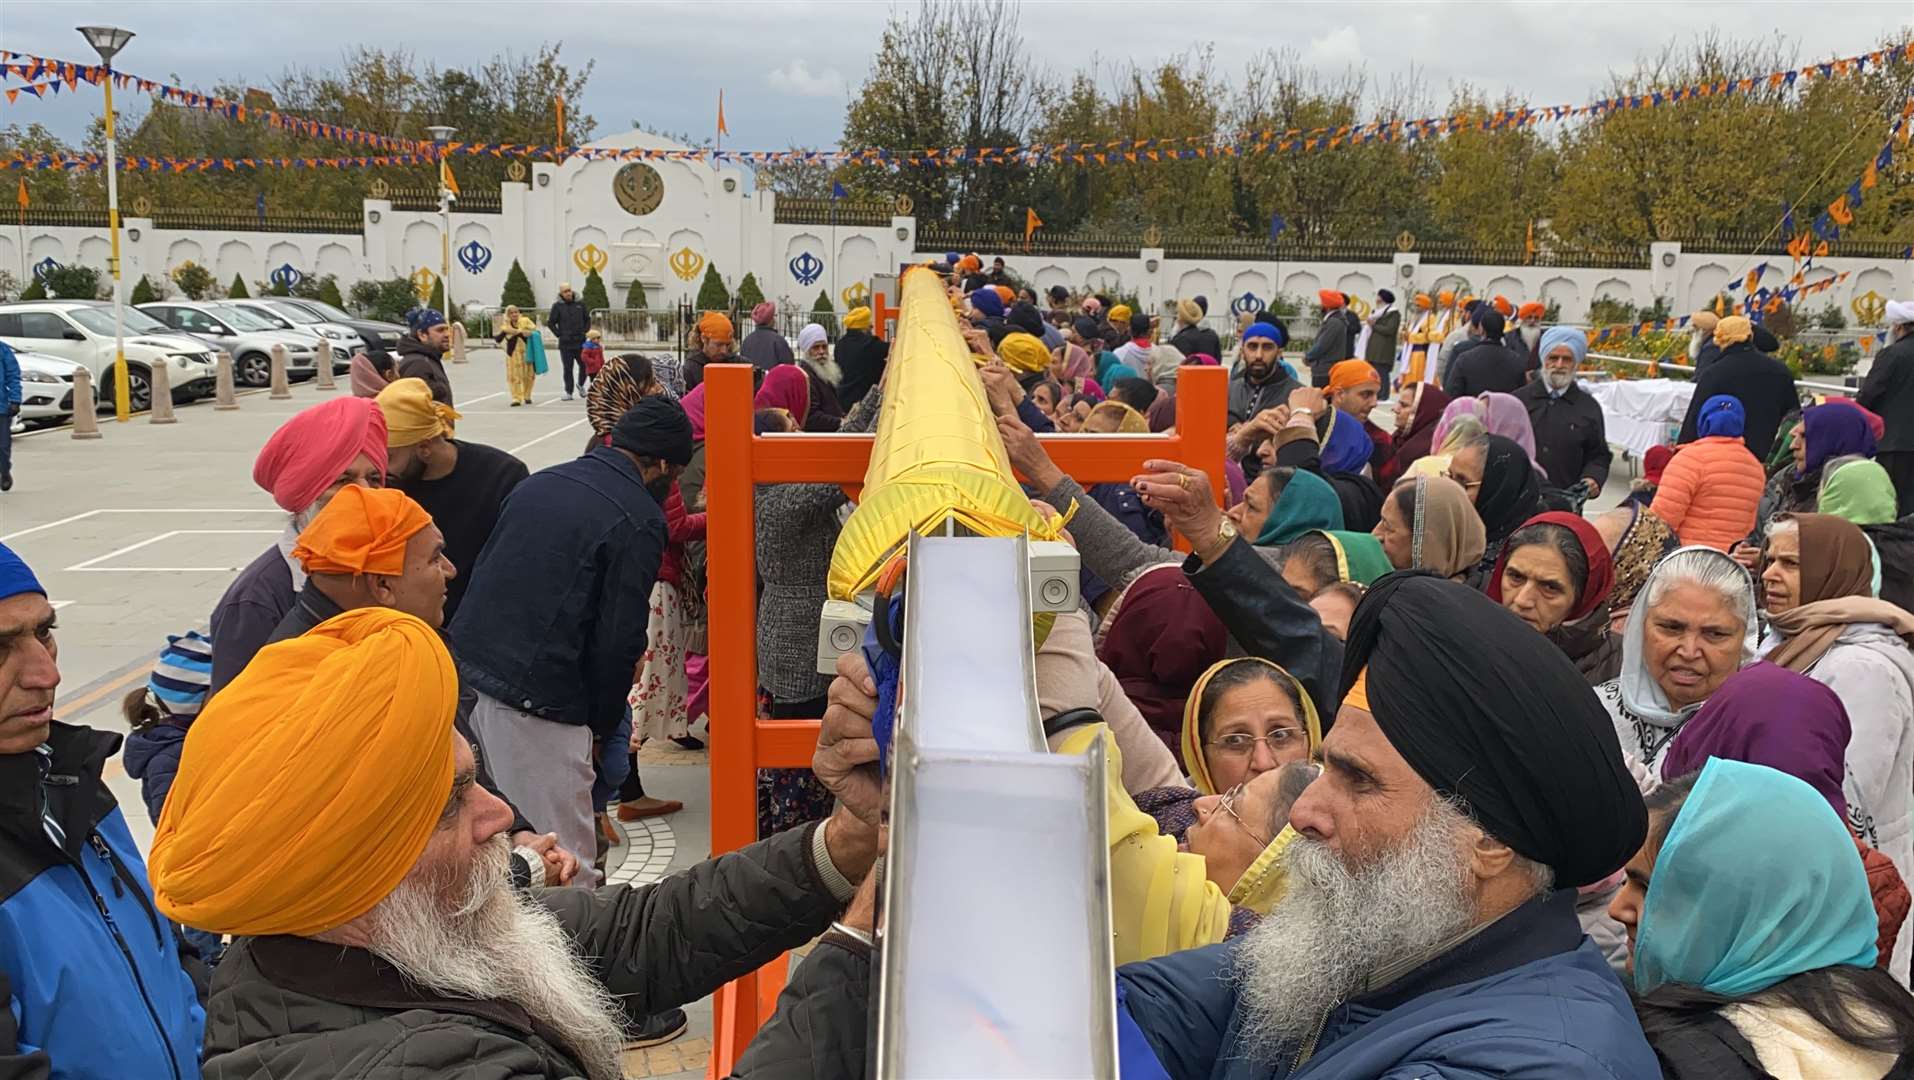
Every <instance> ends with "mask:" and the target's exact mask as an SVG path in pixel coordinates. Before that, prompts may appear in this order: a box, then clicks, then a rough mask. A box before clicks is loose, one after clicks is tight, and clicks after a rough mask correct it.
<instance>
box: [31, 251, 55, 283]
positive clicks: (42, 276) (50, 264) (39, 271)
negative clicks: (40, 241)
mask: <svg viewBox="0 0 1914 1080" xmlns="http://www.w3.org/2000/svg"><path fill="white" fill-rule="evenodd" d="M59 268H60V264H59V263H57V262H54V261H53V256H51V255H48V256H47V257H46V258H44V259H41V260H40V261H39V262H37V263H34V264H33V280H35V281H45V280H46V279H47V275H48V274H51V273H53V272H54V271H55V270H58V269H59Z"/></svg>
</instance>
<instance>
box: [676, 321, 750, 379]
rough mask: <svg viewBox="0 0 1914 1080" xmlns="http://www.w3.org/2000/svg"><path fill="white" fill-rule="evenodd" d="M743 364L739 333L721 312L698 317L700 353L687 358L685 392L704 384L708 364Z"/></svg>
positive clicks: (685, 364)
mask: <svg viewBox="0 0 1914 1080" xmlns="http://www.w3.org/2000/svg"><path fill="white" fill-rule="evenodd" d="M737 363H742V361H740V360H739V359H738V356H737V331H736V330H734V329H732V326H731V320H730V319H729V318H727V317H726V316H725V314H724V313H723V312H720V311H707V312H705V313H704V314H703V315H700V316H699V317H698V351H697V352H695V353H692V354H691V355H690V356H687V357H685V363H684V369H685V370H684V374H685V390H686V391H690V390H691V389H692V388H694V387H697V386H700V385H702V384H703V383H704V366H705V365H706V364H737Z"/></svg>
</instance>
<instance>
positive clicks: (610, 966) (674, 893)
mask: <svg viewBox="0 0 1914 1080" xmlns="http://www.w3.org/2000/svg"><path fill="white" fill-rule="evenodd" d="M625 674H626V678H627V679H629V678H630V674H631V673H630V672H629V671H627V672H626V673H625ZM816 828H818V826H815V825H813V826H807V827H804V828H799V829H791V830H789V831H786V832H782V833H779V834H777V835H776V836H773V837H771V838H769V839H767V840H760V841H758V842H757V843H755V844H752V845H750V846H748V847H745V848H742V849H740V850H738V851H734V852H730V853H728V854H725V855H720V856H718V857H717V858H714V859H710V860H707V861H705V862H702V863H699V864H698V865H696V866H694V867H692V868H691V869H689V870H687V871H685V872H684V873H682V874H674V875H672V876H670V877H668V878H665V879H664V880H663V881H660V882H658V883H657V884H655V885H645V886H637V887H634V886H630V885H608V886H606V887H604V888H601V889H598V890H597V891H596V892H591V891H587V890H584V889H548V890H544V891H542V892H539V893H536V894H535V895H536V896H537V899H538V902H539V903H542V904H544V905H545V906H546V907H547V908H549V909H550V910H551V911H552V913H553V914H554V915H556V916H557V917H558V921H559V922H560V923H562V924H563V925H564V927H565V929H566V931H567V932H568V933H569V934H570V935H571V937H572V938H573V940H574V941H576V942H577V948H578V951H579V953H580V955H582V956H584V957H585V958H586V959H587V961H588V962H589V963H590V964H591V967H592V971H593V974H595V975H596V976H597V977H598V979H599V980H600V981H601V982H603V983H604V984H605V987H606V988H607V989H609V990H610V991H611V992H612V993H613V994H616V995H618V996H619V997H621V998H623V999H625V1002H626V1012H627V1014H629V1015H644V1014H647V1013H654V1012H660V1011H663V1010H665V1009H668V1008H672V1007H674V1006H677V1005H683V1004H686V1003H689V1002H692V1001H696V1000H698V999H699V998H701V997H703V996H705V995H706V994H709V993H712V992H713V991H715V990H716V989H717V988H718V987H719V986H721V985H723V984H724V983H726V982H728V981H730V980H731V979H735V978H737V977H738V976H740V975H743V974H745V973H747V972H749V971H752V970H754V969H756V968H757V967H759V966H760V965H763V964H766V963H768V962H770V961H771V960H772V959H773V958H774V957H776V956H777V955H778V954H779V953H780V952H783V951H785V950H787V949H793V948H796V947H797V946H799V945H802V944H804V943H805V942H806V941H809V940H811V939H812V938H814V937H816V936H818V935H819V934H821V933H823V932H824V931H825V929H826V928H828V927H829V926H830V923H831V920H832V919H833V918H834V917H836V915H837V913H838V912H839V911H840V910H841V909H842V902H841V901H839V900H838V899H837V898H836V897H834V896H833V895H832V894H831V892H830V890H829V889H828V888H826V886H825V885H824V881H823V879H822V878H821V877H819V876H818V870H817V867H816V866H815V865H814V863H813V862H812V858H811V840H812V833H813V832H814V831H815V829H816ZM809 966H810V964H809V963H808V962H807V963H806V964H805V965H804V966H803V967H800V968H799V969H798V970H799V972H800V974H801V973H802V972H803V971H804V970H805V969H806V968H808V967H809ZM209 1004H210V1008H209V1010H208V1011H209V1013H210V1014H211V1019H210V1020H209V1022H208V1024H207V1030H206V1063H205V1069H204V1075H205V1077H206V1078H207V1080H255V1078H261V1077H268V1076H270V1077H273V1078H274V1080H333V1078H336V1077H341V1076H348V1075H350V1076H353V1077H359V1078H362V1080H438V1078H441V1077H452V1076H493V1077H513V1078H516V1080H529V1078H532V1077H552V1078H557V1077H565V1078H575V1077H578V1076H581V1075H582V1074H583V1071H582V1069H581V1067H580V1065H579V1063H578V1062H577V1061H576V1060H575V1059H574V1058H573V1057H572V1052H571V1050H570V1048H568V1047H567V1046H566V1045H565V1041H564V1039H563V1038H562V1037H561V1036H560V1035H559V1034H558V1033H557V1032H556V1031H553V1030H552V1029H550V1028H548V1027H546V1026H545V1025H543V1024H541V1023H539V1022H537V1021H535V1020H533V1019H532V1018H531V1016H530V1015H529V1014H528V1013H526V1011H525V1010H524V1009H523V1008H521V1007H519V1006H518V1005H516V1004H514V1003H512V1002H508V1001H499V1000H473V999H470V998H455V997H451V996H448V995H444V994H439V993H435V992H433V991H430V990H426V989H423V988H421V987H419V986H416V985H414V984H412V983H410V982H409V981H407V980H406V979H404V978H403V977H402V976H400V975H399V973H398V972H397V971H396V970H395V969H393V967H392V966H391V965H390V964H387V963H385V962H384V961H382V960H380V959H379V958H378V957H376V956H374V955H373V954H371V953H370V952H367V951H365V950H363V949H353V948H345V947H341V946H337V945H327V944H324V943H321V942H317V941H311V940H308V939H304V938H294V937H260V938H242V939H240V940H239V941H238V942H236V943H234V945H233V947H232V949H231V950H230V951H228V952H227V954H226V957H225V959H224V960H223V961H222V962H221V963H220V965H219V971H218V973H217V974H216V976H215V977H214V980H213V995H212V1000H211V1002H210V1003H209ZM859 1020H860V1022H861V1020H862V1014H861V1013H860V1014H859ZM818 1075H820V1076H834V1075H844V1074H843V1073H841V1072H838V1071H836V1070H826V1071H824V1072H820V1073H818Z"/></svg>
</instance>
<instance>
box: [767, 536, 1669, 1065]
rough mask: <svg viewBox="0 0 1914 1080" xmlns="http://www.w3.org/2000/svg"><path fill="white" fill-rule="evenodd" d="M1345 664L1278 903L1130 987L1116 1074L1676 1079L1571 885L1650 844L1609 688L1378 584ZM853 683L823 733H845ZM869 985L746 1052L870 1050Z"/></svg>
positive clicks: (776, 1026)
mask: <svg viewBox="0 0 1914 1080" xmlns="http://www.w3.org/2000/svg"><path fill="white" fill-rule="evenodd" d="M1246 636H1248V635H1246ZM1347 650H1348V651H1347V653H1346V654H1345V658H1344V663H1343V682H1344V683H1345V684H1346V685H1347V686H1348V693H1347V695H1346V697H1345V698H1344V701H1343V705H1342V707H1341V709H1340V710H1339V711H1338V713H1337V715H1336V719H1335V725H1334V727H1333V728H1331V729H1330V731H1329V734H1328V735H1327V737H1326V738H1325V739H1324V742H1323V745H1322V748H1321V762H1322V766H1323V772H1322V775H1321V776H1320V777H1319V778H1318V779H1316V780H1315V781H1314V782H1313V783H1311V784H1310V785H1309V786H1308V787H1307V788H1305V789H1304V791H1303V793H1302V795H1301V797H1300V798H1298V799H1297V801H1296V803H1295V805H1294V806H1293V807H1292V808H1291V809H1290V811H1289V814H1288V819H1287V823H1288V824H1289V825H1290V826H1292V827H1293V828H1294V829H1295V830H1296V831H1297V832H1298V833H1299V834H1300V836H1299V837H1298V839H1296V840H1295V841H1293V842H1291V844H1290V845H1289V848H1288V849H1287V853H1286V856H1285V861H1286V870H1287V874H1288V880H1287V889H1286V891H1285V893H1284V896H1283V898H1282V899H1281V900H1280V901H1278V902H1277V904H1276V906H1275V907H1274V908H1273V909H1271V911H1270V913H1269V914H1268V915H1267V916H1266V917H1265V918H1264V920H1263V922H1262V923H1261V924H1260V925H1259V926H1258V927H1257V928H1256V929H1255V930H1253V931H1251V932H1250V933H1249V934H1248V935H1246V936H1244V937H1242V938H1239V939H1237V940H1236V941H1233V942H1225V943H1223V944H1221V945H1214V946H1210V947H1208V948H1204V949H1194V950H1190V951H1187V952H1181V953H1174V954H1172V955H1169V956H1165V957H1161V958H1158V959H1156V960H1151V961H1147V962H1144V963H1140V964H1131V965H1128V966H1126V967H1123V968H1121V969H1119V970H1118V972H1117V1000H1118V1026H1119V1028H1120V1030H1121V1031H1122V1034H1121V1035H1120V1036H1119V1039H1118V1044H1119V1047H1120V1050H1119V1054H1120V1056H1121V1058H1122V1060H1121V1062H1120V1065H1121V1071H1122V1075H1123V1076H1125V1077H1128V1078H1132V1080H1134V1078H1136V1077H1163V1076H1169V1077H1176V1078H1179V1080H1180V1078H1207V1080H1266V1078H1290V1077H1310V1078H1328V1077H1337V1078H1342V1077H1385V1078H1389V1080H1410V1078H1415V1080H1423V1078H1432V1077H1452V1078H1461V1077H1489V1076H1496V1077H1535V1078H1542V1077H1548V1078H1570V1080H1574V1078H1588V1080H1617V1078H1624V1077H1626V1078H1635V1077H1656V1076H1659V1075H1661V1073H1660V1068H1659V1066H1658V1065H1657V1063H1656V1059H1655V1054H1654V1051H1653V1050H1651V1049H1650V1048H1649V1046H1648V1043H1647V1040H1646V1039H1645V1038H1644V1037H1643V1036H1642V1031H1641V1027H1640V1025H1639V1024H1638V1023H1637V1022H1636V1019H1635V1012H1634V1009H1633V1007H1632V1006H1631V1005H1630V1002H1629V998H1628V994H1627V992H1626V991H1625V990H1624V989H1623V988H1622V985H1621V983H1620V982H1619V981H1618V980H1617V979H1616V977H1615V974H1614V972H1613V971H1611V970H1610V968H1609V966H1608V964H1607V962H1606V961H1605V960H1604V959H1603V957H1602V954H1601V951H1600V950H1599V949H1598V948H1596V946H1595V945H1593V944H1592V943H1590V942H1589V941H1587V939H1586V938H1584V937H1583V936H1582V930H1581V926H1580V924H1579V923H1578V922H1577V921H1576V917H1575V892H1574V887H1575V886H1579V885H1583V884H1588V883H1591V882H1595V881H1600V880H1602V879H1603V878H1606V877H1607V876H1609V875H1610V874H1612V873H1614V872H1615V871H1616V870H1617V869H1618V868H1620V867H1621V866H1622V865H1623V864H1624V863H1625V862H1626V861H1627V860H1628V859H1629V858H1630V856H1632V855H1633V853H1634V852H1635V851H1636V850H1637V849H1638V848H1639V847H1640V845H1641V843H1642V840H1643V838H1644V837H1645V836H1646V834H1647V830H1648V819H1647V813H1646V811H1645V810H1644V809H1643V806H1642V800H1641V795H1640V794H1639V792H1638V790H1637V788H1636V786H1635V782H1634V781H1633V780H1632V779H1631V778H1630V776H1629V774H1628V770H1627V768H1626V766H1624V765H1623V763H1622V755H1621V747H1620V746H1619V745H1618V744H1617V742H1616V739H1615V731H1614V726H1613V725H1612V724H1611V723H1609V721H1608V717H1607V714H1606V713H1605V712H1603V710H1602V707H1601V704H1600V703H1599V702H1598V701H1597V700H1596V698H1595V694H1594V691H1593V690H1591V689H1590V688H1589V687H1588V685H1587V684H1586V683H1585V682H1583V681H1582V679H1581V676H1580V675H1579V674H1578V673H1577V672H1576V670H1575V666H1574V665H1573V664H1572V663H1570V662H1569V660H1568V659H1567V657H1565V656H1564V655H1563V654H1562V653H1561V651H1560V650H1559V649H1557V648H1556V647H1555V646H1554V645H1553V644H1551V643H1550V642H1549V640H1548V639H1547V638H1545V637H1543V636H1542V635H1540V634H1537V633H1536V632H1535V631H1534V630H1532V629H1530V628H1529V626H1528V624H1527V623H1524V622H1522V621H1521V620H1520V619H1517V618H1516V617H1515V616H1514V615H1511V614H1510V613H1508V612H1506V611H1504V610H1502V608H1501V607H1500V605H1497V604H1495V603H1494V602H1492V601H1490V600H1489V599H1488V598H1487V597H1484V596H1483V595H1482V594H1481V593H1479V592H1477V591H1475V590H1473V589H1470V588H1468V587H1467V586H1464V585H1461V584H1458V583H1455V582H1451V581H1445V580H1442V579H1439V578H1437V577H1435V576H1433V575H1430V574H1428V573H1424V572H1418V571H1409V572H1403V573H1396V574H1391V575H1389V576H1387V577H1385V578H1382V579H1381V580H1379V581H1378V582H1377V583H1376V584H1375V586H1374V587H1373V588H1372V589H1371V590H1370V592H1369V593H1368V595H1367V596H1365V597H1364V599H1363V601H1362V604H1361V606H1359V607H1358V608H1357V609H1356V613H1355V616H1354V617H1353V619H1352V620H1351V624H1350V628H1349V639H1348V645H1347ZM841 670H842V669H840V671H841ZM846 682H847V680H846V679H845V678H843V677H840V679H839V680H838V682H837V683H836V684H834V685H833V687H832V692H831V701H832V708H831V709H830V710H829V711H827V712H826V714H825V718H824V723H825V726H826V727H827V728H828V729H831V730H833V731H837V732H839V733H840V734H842V733H844V732H846V731H847V730H849V724H848V710H847V709H846V708H845V706H851V707H853V708H854V705H853V704H852V703H853V702H854V701H855V699H856V698H857V697H858V695H856V694H854V693H849V692H847V691H846ZM1282 824H1283V822H1278V821H1270V822H1267V823H1262V822H1258V823H1256V825H1257V827H1258V828H1268V829H1271V830H1274V829H1277V828H1279V827H1280V826H1281V825H1282ZM853 910H854V911H855V910H856V909H855V907H854V909H853ZM1005 917H1014V914H1013V913H1006V915H1005ZM846 922H847V923H852V924H853V925H857V922H856V916H855V915H847V916H846ZM820 952H825V950H820ZM869 966H870V961H869V957H868V955H865V956H864V957H863V958H862V959H855V958H854V959H850V960H847V959H846V957H845V954H843V953H841V952H840V951H837V950H832V951H830V952H829V954H828V955H826V956H825V957H824V958H823V959H822V962H820V960H819V958H818V957H815V956H814V957H813V960H812V961H810V962H807V963H806V964H805V965H804V966H803V967H802V968H800V969H799V970H798V972H797V974H796V976H795V977H794V978H793V980H792V983H791V986H790V987H789V988H788V989H787V990H786V992H785V996H784V997H783V998H782V999H780V1001H779V1006H778V1014H777V1016H776V1017H774V1018H773V1019H772V1021H771V1022H770V1023H769V1024H768V1025H766V1027H765V1029H764V1032H763V1033H762V1034H761V1035H760V1041H759V1043H758V1044H755V1045H754V1046H753V1047H752V1053H760V1052H763V1053H764V1054H765V1056H766V1057H771V1056H772V1055H771V1054H770V1053H769V1050H770V1049H771V1046H770V1045H769V1044H770V1043H771V1042H772V1041H773V1040H776V1042H777V1044H778V1045H777V1049H778V1050H779V1056H781V1057H782V1059H784V1060H792V1059H794V1058H798V1059H801V1051H802V1050H803V1049H804V1048H806V1047H811V1048H822V1049H825V1050H828V1049H831V1048H833V1047H837V1046H841V1045H843V1044H844V1043H845V1042H846V1041H848V1040H851V1039H853V1038H854V1037H855V1033H856V1032H858V1031H861V1030H862V1029H863V1024H864V1016H865V1015H866V1004H865V1000H866V997H867V993H866V991H867V988H868V983H869ZM751 1063H752V1058H751V1055H749V1054H747V1056H746V1059H745V1061H744V1064H745V1065H749V1064H751ZM862 1065H863V1061H862V1058H861V1056H859V1057H858V1058H856V1059H855V1061H854V1065H853V1067H850V1068H840V1069H839V1070H838V1071H836V1072H833V1073H832V1074H831V1075H832V1076H834V1077H840V1076H841V1077H855V1076H859V1075H862ZM740 1072H741V1073H745V1070H743V1069H741V1070H740ZM745 1074H746V1075H749V1074H748V1073H745Z"/></svg>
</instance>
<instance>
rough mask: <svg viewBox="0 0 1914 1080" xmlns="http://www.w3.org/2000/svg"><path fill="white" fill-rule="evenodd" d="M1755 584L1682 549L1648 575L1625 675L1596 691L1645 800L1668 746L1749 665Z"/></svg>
mask: <svg viewBox="0 0 1914 1080" xmlns="http://www.w3.org/2000/svg"><path fill="white" fill-rule="evenodd" d="M1759 634H1760V628H1759V626H1758V624H1757V622H1756V618H1755V587H1754V580H1753V579H1752V578H1750V577H1749V576H1748V571H1746V570H1744V569H1742V567H1741V564H1740V563H1737V562H1735V561H1734V560H1733V559H1731V558H1729V557H1728V556H1727V555H1725V554H1723V553H1722V552H1719V551H1716V550H1715V549H1714V548H1708V547H1685V548H1679V549H1677V550H1675V551H1674V552H1671V553H1670V554H1669V555H1668V557H1667V558H1665V559H1663V560H1662V561H1661V562H1659V563H1657V564H1656V565H1655V568H1654V569H1653V570H1651V571H1649V574H1648V581H1647V583H1646V584H1644V585H1643V586H1642V589H1641V592H1640V593H1639V594H1638V599H1637V600H1636V602H1635V604H1634V606H1633V607H1631V608H1630V609H1629V612H1628V624H1627V627H1626V629H1624V630H1623V632H1622V673H1621V676H1620V677H1619V678H1616V679H1614V680H1612V681H1610V682H1605V683H1603V684H1602V685H1600V686H1598V687H1596V688H1595V694H1596V696H1597V697H1599V698H1600V699H1601V702H1602V707H1603V708H1605V709H1607V710H1608V715H1609V719H1611V720H1613V721H1614V722H1615V736H1616V738H1617V739H1619V740H1620V741H1621V744H1622V759H1623V760H1624V761H1626V762H1627V763H1628V769H1629V772H1631V773H1633V774H1634V775H1635V779H1636V781H1637V782H1638V783H1639V784H1640V785H1641V787H1642V793H1643V794H1647V793H1649V792H1650V791H1653V790H1654V789H1655V788H1656V787H1657V786H1659V781H1658V780H1657V779H1656V778H1657V777H1659V776H1660V775H1661V758H1662V755H1663V754H1664V753H1665V752H1667V750H1668V745H1669V744H1670V743H1672V742H1673V741H1674V739H1675V735H1676V734H1677V733H1679V732H1680V731H1681V727H1682V725H1683V724H1685V723H1687V722H1688V721H1689V719H1690V718H1692V717H1693V716H1694V715H1695V714H1696V713H1697V712H1700V711H1701V707H1702V705H1703V704H1704V703H1706V702H1707V700H1708V697H1709V695H1711V694H1713V693H1714V692H1715V691H1716V690H1718V689H1720V688H1721V684H1722V683H1724V682H1726V681H1727V679H1728V676H1730V675H1733V674H1734V673H1735V672H1737V671H1739V670H1741V669H1742V668H1743V667H1745V666H1747V665H1748V664H1751V663H1753V662H1754V659H1755V650H1756V645H1757V643H1758V641H1759Z"/></svg>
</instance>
